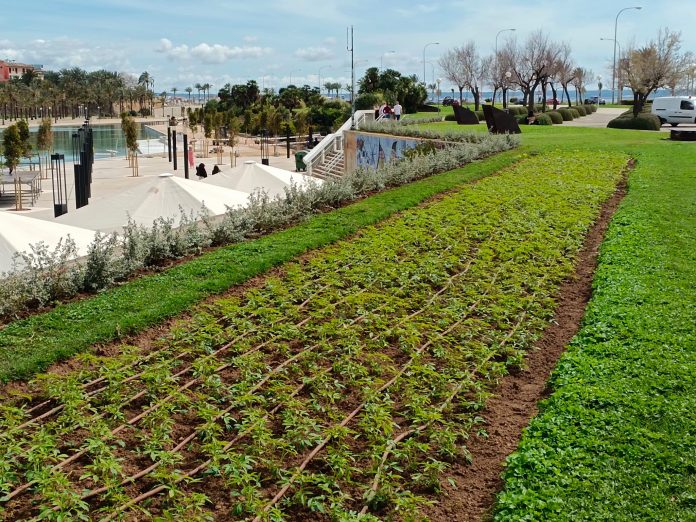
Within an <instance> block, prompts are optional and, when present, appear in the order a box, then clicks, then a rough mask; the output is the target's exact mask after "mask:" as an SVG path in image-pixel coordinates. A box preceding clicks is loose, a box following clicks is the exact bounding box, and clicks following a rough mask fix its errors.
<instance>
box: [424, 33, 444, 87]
mask: <svg viewBox="0 0 696 522" xmlns="http://www.w3.org/2000/svg"><path fill="white" fill-rule="evenodd" d="M429 45H440V42H429V43H427V44H425V45H424V46H423V85H426V84H427V82H426V81H425V49H426V48H427V47H428V46H429Z"/></svg>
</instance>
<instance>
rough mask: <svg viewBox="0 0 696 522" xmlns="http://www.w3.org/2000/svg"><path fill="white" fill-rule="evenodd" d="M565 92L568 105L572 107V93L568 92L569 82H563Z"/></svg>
mask: <svg viewBox="0 0 696 522" xmlns="http://www.w3.org/2000/svg"><path fill="white" fill-rule="evenodd" d="M563 92H564V93H565V97H566V99H567V100H568V107H570V93H569V92H568V84H567V83H564V84H563Z"/></svg>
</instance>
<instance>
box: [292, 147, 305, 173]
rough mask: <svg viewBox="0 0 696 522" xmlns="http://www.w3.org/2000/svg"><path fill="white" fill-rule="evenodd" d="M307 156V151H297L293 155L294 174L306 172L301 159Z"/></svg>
mask: <svg viewBox="0 0 696 522" xmlns="http://www.w3.org/2000/svg"><path fill="white" fill-rule="evenodd" d="M307 154H308V151H306V150H298V151H297V152H296V153H295V172H300V171H303V172H306V171H307V165H305V162H304V160H303V158H304V157H305V156H306V155H307Z"/></svg>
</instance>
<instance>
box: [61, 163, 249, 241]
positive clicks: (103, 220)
mask: <svg viewBox="0 0 696 522" xmlns="http://www.w3.org/2000/svg"><path fill="white" fill-rule="evenodd" d="M248 198H249V194H248V193H247V192H240V191H239V190H231V189H226V188H220V187H216V186H212V185H205V184H203V183H201V182H199V181H194V180H189V179H184V178H178V177H175V176H173V175H172V174H169V173H165V174H160V175H159V176H147V177H142V178H133V186H132V187H131V188H129V189H126V190H124V191H122V192H119V193H117V194H114V195H113V196H108V197H104V198H101V199H95V200H93V201H92V202H90V204H89V205H87V206H86V207H82V208H79V209H77V210H75V211H73V212H69V213H68V214H64V215H62V216H60V217H59V218H57V219H56V221H57V222H59V223H65V224H70V225H77V226H83V227H86V228H90V229H92V230H99V231H100V232H107V233H108V232H120V231H121V228H122V227H123V226H124V225H126V224H127V223H128V217H129V216H130V218H131V220H132V221H134V222H135V223H137V224H139V225H142V226H146V227H149V226H151V225H152V223H153V222H154V221H155V220H156V219H157V218H159V217H162V218H165V219H173V221H174V226H177V225H178V224H179V222H180V220H181V219H180V218H181V209H183V211H184V212H185V213H186V214H189V213H190V212H193V213H194V215H196V214H198V213H199V212H200V211H201V209H202V208H203V206H205V207H206V209H207V210H208V211H209V213H210V214H211V215H214V216H215V215H219V214H224V213H225V212H226V211H227V208H228V207H232V208H234V207H238V206H245V205H246V204H247V202H248Z"/></svg>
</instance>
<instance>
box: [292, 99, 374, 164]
mask: <svg viewBox="0 0 696 522" xmlns="http://www.w3.org/2000/svg"><path fill="white" fill-rule="evenodd" d="M374 114H375V111H373V110H362V111H355V127H356V128H359V127H360V124H361V123H362V122H363V121H365V120H366V119H369V118H370V117H372V118H374ZM352 124H353V119H352V118H351V119H350V120H347V121H346V122H345V123H344V124H343V125H341V127H340V128H339V129H338V130H337V131H336V132H333V133H331V134H327V135H326V136H324V139H323V140H321V141H320V142H319V143H318V144H317V145H315V147H314V148H313V149H312V150H311V151H309V153H308V154H306V155H305V156H304V158H302V161H304V163H305V165H307V174H308V175H311V174H312V167H314V166H315V165H319V164H321V163H324V158H325V156H326V153H327V152H334V151H342V150H343V132H344V131H347V130H350V128H351V126H352ZM329 149H330V150H329Z"/></svg>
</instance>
